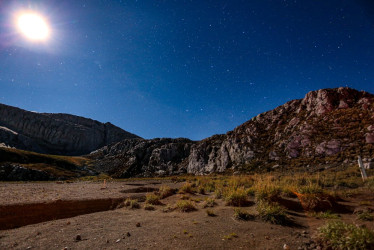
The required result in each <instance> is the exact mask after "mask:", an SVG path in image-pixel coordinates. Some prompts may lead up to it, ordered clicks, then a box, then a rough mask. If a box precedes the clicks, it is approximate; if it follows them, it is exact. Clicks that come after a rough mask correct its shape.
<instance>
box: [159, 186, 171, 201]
mask: <svg viewBox="0 0 374 250" xmlns="http://www.w3.org/2000/svg"><path fill="white" fill-rule="evenodd" d="M158 192H159V197H160V199H164V198H166V197H169V196H172V195H173V194H174V193H175V190H174V189H172V188H171V187H169V186H167V185H162V186H161V187H160V189H159V191H158Z"/></svg>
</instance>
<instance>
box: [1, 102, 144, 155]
mask: <svg viewBox="0 0 374 250" xmlns="http://www.w3.org/2000/svg"><path fill="white" fill-rule="evenodd" d="M130 138H139V137H138V136H136V135H134V134H131V133H129V132H126V131H124V130H122V129H120V128H118V127H116V126H114V125H112V124H111V123H101V122H98V121H95V120H91V119H87V118H83V117H79V116H74V115H69V114H48V113H35V112H29V111H25V110H22V109H19V108H15V107H11V106H8V105H3V104H0V144H1V145H3V146H9V147H15V148H18V149H24V150H30V151H34V152H39V153H47V154H62V155H82V154H87V153H90V152H91V151H94V150H96V149H98V148H101V147H103V146H105V145H108V144H111V143H114V142H118V141H121V140H124V139H130Z"/></svg>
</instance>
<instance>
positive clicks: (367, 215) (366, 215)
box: [357, 210, 374, 221]
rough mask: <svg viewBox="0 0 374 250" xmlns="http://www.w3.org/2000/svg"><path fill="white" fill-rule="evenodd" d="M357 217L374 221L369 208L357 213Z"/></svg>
mask: <svg viewBox="0 0 374 250" xmlns="http://www.w3.org/2000/svg"><path fill="white" fill-rule="evenodd" d="M357 219H359V220H362V221H373V220H374V216H373V215H372V214H371V213H370V212H369V211H368V210H365V211H362V212H361V213H358V214H357Z"/></svg>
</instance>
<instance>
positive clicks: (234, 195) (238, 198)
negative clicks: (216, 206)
mask: <svg viewBox="0 0 374 250" xmlns="http://www.w3.org/2000/svg"><path fill="white" fill-rule="evenodd" d="M225 196H226V197H225V200H226V205H228V206H234V207H242V206H246V205H248V202H249V200H248V196H247V192H246V190H245V189H244V188H238V189H236V190H235V189H232V190H229V191H228V193H227V194H226V195H225Z"/></svg>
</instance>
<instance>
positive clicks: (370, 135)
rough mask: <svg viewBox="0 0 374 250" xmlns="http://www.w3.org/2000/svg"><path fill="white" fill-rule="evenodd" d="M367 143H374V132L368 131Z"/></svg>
mask: <svg viewBox="0 0 374 250" xmlns="http://www.w3.org/2000/svg"><path fill="white" fill-rule="evenodd" d="M365 141H366V143H374V133H367V134H366V135H365Z"/></svg>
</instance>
